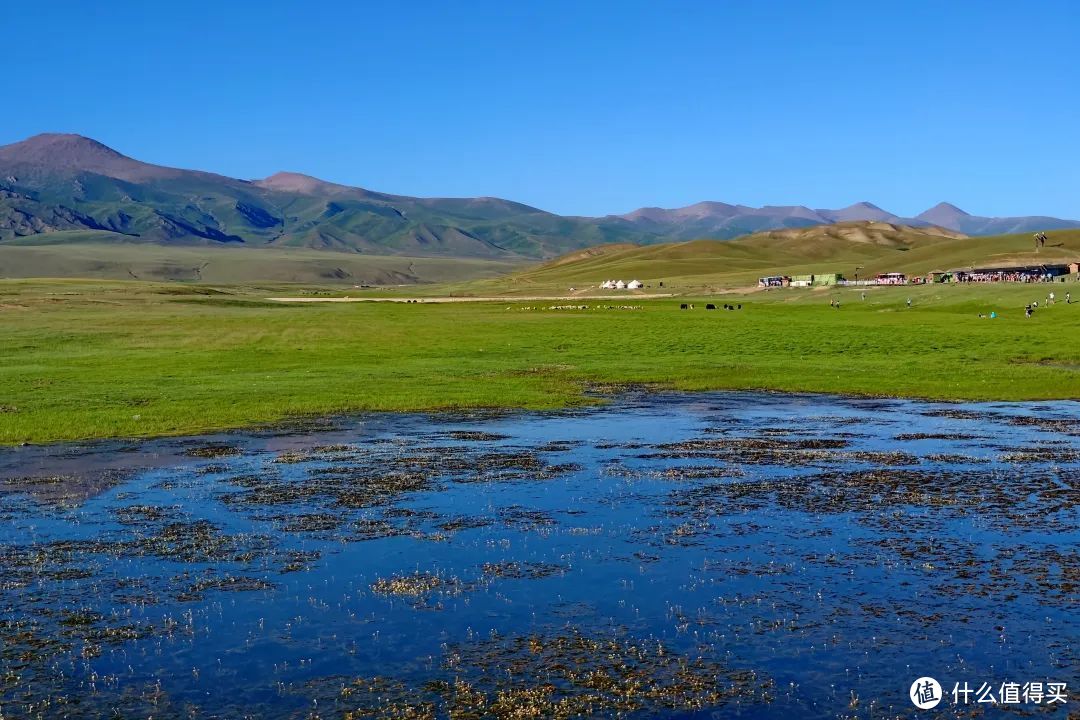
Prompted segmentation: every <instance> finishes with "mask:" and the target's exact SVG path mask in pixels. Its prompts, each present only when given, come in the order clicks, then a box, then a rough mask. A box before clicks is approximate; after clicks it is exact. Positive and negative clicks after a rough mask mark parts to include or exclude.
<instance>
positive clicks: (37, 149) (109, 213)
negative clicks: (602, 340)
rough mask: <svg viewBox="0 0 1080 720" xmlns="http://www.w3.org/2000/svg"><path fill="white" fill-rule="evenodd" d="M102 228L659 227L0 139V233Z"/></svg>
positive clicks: (288, 231) (338, 245) (311, 238)
mask: <svg viewBox="0 0 1080 720" xmlns="http://www.w3.org/2000/svg"><path fill="white" fill-rule="evenodd" d="M65 231H78V232H87V231H104V232H110V233H113V235H110V236H107V237H108V239H109V240H110V241H116V242H144V243H155V244H164V245H244V246H246V247H257V248H267V247H271V248H276V247H286V248H291V247H300V248H310V249H328V250H343V251H349V252H364V253H371V254H376V255H411V256H442V257H472V258H503V259H505V258H515V257H526V258H544V257H553V256H555V255H559V254H561V253H564V252H567V251H568V250H572V249H575V248H580V247H585V246H589V245H595V244H601V243H609V242H625V241H631V242H638V243H645V242H655V241H658V240H660V239H662V236H660V235H657V234H655V233H653V232H650V231H648V230H644V229H642V228H638V227H637V226H635V225H634V224H633V223H630V222H628V221H626V220H623V219H621V218H599V219H594V218H573V217H562V216H559V215H554V214H552V213H548V212H544V211H543V210H539V209H537V208H534V207H530V206H528V205H523V204H521V203H516V202H511V201H508V200H501V199H498V198H415V197H407V196H402V195H390V194H386V193H378V192H372V191H369V190H364V189H362V188H355V187H346V186H343V185H336V184H334V183H328V182H324V181H321V180H317V179H316V178H311V177H307V176H304V175H298V174H294V173H279V174H277V175H274V176H271V177H269V178H266V179H264V180H258V181H247V180H238V179H235V178H229V177H224V176H221V175H215V174H213V173H207V172H199V171H194V170H179V169H176V168H168V167H162V166H157V165H151V164H148V163H144V162H140V161H138V160H134V159H132V158H129V157H126V156H124V155H121V154H120V153H118V152H116V151H115V150H112V149H111V148H108V147H106V146H104V145H102V144H101V143H98V142H95V141H93V140H90V139H89V138H84V137H80V136H78V135H52V134H47V135H38V136H35V137H33V138H30V139H28V140H25V141H23V142H21V143H15V144H13V145H6V146H3V147H0V245H3V244H11V243H15V244H25V243H28V242H43V243H55V240H54V239H52V238H49V237H48V235H50V234H52V233H55V232H65Z"/></svg>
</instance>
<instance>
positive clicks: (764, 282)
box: [757, 275, 791, 288]
mask: <svg viewBox="0 0 1080 720" xmlns="http://www.w3.org/2000/svg"><path fill="white" fill-rule="evenodd" d="M757 284H758V287H763V288H769V287H787V286H788V285H790V284H791V278H789V277H785V276H783V275H770V276H769V277H763V278H758V281H757Z"/></svg>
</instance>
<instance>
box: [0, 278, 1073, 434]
mask: <svg viewBox="0 0 1080 720" xmlns="http://www.w3.org/2000/svg"><path fill="white" fill-rule="evenodd" d="M1073 287H1076V285H1075V284H1074V283H1071V282H1070V283H1068V284H1061V283H1055V284H1054V285H1052V286H1051V285H1016V284H994V285H981V286H955V285H932V286H924V287H910V288H904V287H901V288H871V289H867V290H866V299H865V300H862V299H861V293H862V291H861V290H856V289H835V290H832V289H826V290H820V289H814V290H798V289H788V290H776V291H770V292H763V291H759V292H750V293H746V294H743V295H736V294H729V295H723V296H718V297H711V298H708V299H707V300H705V299H697V300H694V299H692V298H685V297H684V298H672V299H665V300H635V299H633V298H632V297H630V296H628V298H627V300H625V301H588V300H582V301H580V303H579V302H578V301H575V302H574V303H573V305H575V306H576V305H578V304H581V305H588V306H589V309H587V310H581V309H563V310H551V309H546V308H548V307H549V306H551V305H569V304H570V303H566V302H553V301H547V302H514V301H509V300H508V301H505V302H492V303H460V304H446V305H436V304H432V303H416V304H398V303H352V304H325V305H324V304H283V303H276V302H270V301H267V300H266V298H268V297H272V296H280V295H290V294H293V295H295V294H298V293H299V290H298V289H297V288H290V287H287V286H280V285H279V286H266V287H262V286H260V287H256V286H236V285H231V286H227V285H222V286H210V285H198V284H168V285H166V284H152V283H140V282H126V283H125V282H111V283H109V282H90V281H76V280H64V281H60V280H55V281H44V280H42V281H32V280H26V281H4V282H0V442H2V443H4V444H17V443H24V442H29V443H41V442H50V441H58V440H66V439H79V438H101V437H128V436H152V435H163V434H183V433H194V432H200V431H205V430H210V429H217V428H230V427H240V426H246V425H252V424H259V423H272V422H276V421H280V420H283V419H286V418H292V417H297V416H306V415H311V414H327V413H344V412H351V411H367V410H374V411H381V410H436V409H448V408H480V407H496V408H534V409H535V408H558V407H564V406H570V405H577V404H583V403H595V402H602V401H603V397H602V396H603V393H604V390H605V388H607V387H608V386H613V385H614V386H617V385H622V384H648V385H656V386H662V387H666V388H676V389H686V390H705V389H767V390H783V391H810V392H825V393H850V394H866V395H882V396H906V397H917V398H928V399H994V400H1033V399H1054V398H1080V340H1078V338H1080V332H1078V331H1080V303H1074V304H1072V305H1066V304H1065V303H1064V302H1063V299H1064V294H1065V292H1066V291H1067V290H1070V289H1072V288H1073ZM1050 289H1054V290H1055V291H1056V292H1057V295H1058V302H1057V304H1055V305H1054V306H1053V307H1050V308H1046V309H1040V310H1038V311H1037V312H1036V313H1035V315H1034V317H1032V318H1030V319H1029V318H1025V317H1024V312H1023V307H1024V305H1025V304H1027V303H1030V302H1032V301H1034V300H1038V301H1040V304H1042V301H1043V299H1044V297H1045V295H1046V294H1047V292H1048V291H1049V290H1050ZM1078 294H1080V293H1078ZM908 298H911V300H912V307H911V308H908V307H906V301H907V299H908ZM833 299H837V300H839V301H840V303H841V308H840V309H839V310H837V309H834V308H832V307H830V300H833ZM683 302H693V303H694V304H695V305H696V309H695V310H693V311H691V310H680V309H679V306H680V304H681V303H683ZM706 302H713V303H716V304H717V305H718V306H721V307H722V305H723V304H725V303H741V304H742V306H743V309H742V310H741V311H725V310H722V309H720V310H716V311H707V310H705V309H704V307H705V303H706ZM621 305H628V306H633V309H617V308H618V306H621ZM609 306H611V308H613V309H608V308H609ZM992 311H994V312H996V313H997V314H998V315H999V317H998V318H996V319H989V318H980V317H979V316H980V314H986V315H988V314H989V313H990V312H992Z"/></svg>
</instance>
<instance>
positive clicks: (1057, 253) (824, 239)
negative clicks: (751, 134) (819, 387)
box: [470, 221, 1080, 297]
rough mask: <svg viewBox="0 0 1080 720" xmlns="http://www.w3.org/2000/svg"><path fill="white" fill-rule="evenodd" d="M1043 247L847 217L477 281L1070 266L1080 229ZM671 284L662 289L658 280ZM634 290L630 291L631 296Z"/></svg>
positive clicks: (727, 285) (1019, 238) (493, 288)
mask: <svg viewBox="0 0 1080 720" xmlns="http://www.w3.org/2000/svg"><path fill="white" fill-rule="evenodd" d="M1049 238H1050V239H1049V241H1048V242H1047V244H1046V246H1045V247H1044V248H1041V249H1040V250H1039V251H1038V252H1035V251H1034V248H1033V246H1032V243H1031V238H1030V237H1029V236H1028V235H1026V234H1020V235H1001V236H992V237H969V236H967V235H964V234H963V233H958V232H956V231H952V230H947V229H943V228H936V227H918V228H913V227H908V226H903V225H896V224H893V223H880V222H858V221H853V222H844V223H837V224H834V225H820V226H815V227H812V228H796V229H788V230H773V231H767V232H763V233H758V234H755V235H751V236H748V237H744V238H741V239H738V240H728V241H716V240H693V241H689V242H682V243H669V244H660V245H652V246H636V247H628V246H610V247H604V248H593V249H591V250H589V251H587V252H581V251H579V252H575V253H571V254H569V255H567V256H564V257H561V258H556V259H555V260H552V261H550V262H547V263H544V264H541V265H537V266H533V267H530V268H527V269H525V270H523V271H520V272H517V273H514V274H511V275H509V276H506V277H503V278H497V279H493V280H486V281H479V282H476V283H473V284H472V285H471V286H470V290H474V291H475V292H476V294H477V295H483V294H491V293H497V292H505V293H508V294H514V293H520V294H543V293H551V294H556V293H557V294H564V295H565V294H568V293H570V292H571V291H570V290H569V288H571V287H573V288H575V290H574V291H573V294H579V295H582V296H587V295H589V294H610V292H609V291H604V290H600V289H599V288H598V287H597V286H598V285H599V284H600V283H601V282H603V281H604V280H609V279H622V280H627V281H629V280H630V279H638V280H641V281H642V282H644V283H645V284H646V287H645V288H644V289H643V292H645V293H655V292H674V293H679V294H685V293H697V292H711V291H714V290H723V289H731V288H742V289H745V288H747V287H751V286H753V285H754V284H755V283H756V280H757V278H758V277H761V276H763V275H795V274H809V273H842V274H843V275H845V276H846V277H848V278H854V277H855V276H856V274H858V275H859V276H861V277H863V278H865V277H870V276H873V275H875V274H877V273H883V272H904V273H909V274H925V273H928V272H930V271H932V270H949V269H958V268H964V267H972V266H992V265H1014V264H1028V263H1030V264H1038V263H1047V262H1055V263H1064V262H1075V261H1077V260H1078V259H1080V230H1063V231H1054V232H1051V233H1050V234H1049ZM661 282H663V283H664V286H663V290H661V289H660V286H659V284H660V283H661ZM632 296H633V293H629V292H628V293H627V297H632Z"/></svg>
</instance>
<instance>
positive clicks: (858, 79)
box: [0, 0, 1080, 218]
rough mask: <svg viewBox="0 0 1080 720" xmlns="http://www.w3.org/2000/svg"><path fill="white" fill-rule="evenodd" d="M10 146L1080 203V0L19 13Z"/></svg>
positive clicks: (451, 185) (3, 122)
mask: <svg viewBox="0 0 1080 720" xmlns="http://www.w3.org/2000/svg"><path fill="white" fill-rule="evenodd" d="M0 26H2V27H3V28H4V37H5V40H6V42H5V46H4V55H5V56H6V58H7V63H6V64H7V68H8V69H7V71H6V72H5V74H4V90H5V92H4V100H3V110H2V111H0V113H2V114H0V144H3V143H7V142H14V141H17V140H20V139H22V138H24V137H27V136H29V135H33V134H35V133H38V132H44V131H63V132H77V133H81V134H83V135H88V136H90V137H93V138H95V139H98V140H101V141H102V142H104V143H106V144H108V145H110V146H112V147H114V148H116V149H118V150H120V151H121V152H124V153H125V154H128V155H131V156H134V157H137V158H139V159H142V160H147V161H150V162H155V163H160V164H166V165H176V166H181V167H194V168H199V169H206V170H212V171H215V172H220V173H223V174H227V175H233V176H238V177H247V178H252V177H262V176H265V175H268V174H271V173H273V172H276V171H278V170H294V171H298V172H305V173H308V174H311V175H316V176H318V177H322V178H325V179H328V180H333V181H336V182H341V183H346V184H352V185H359V186H363V187H368V188H372V189H377V190H382V191H386V192H394V193H402V194H410V195H423V196H434V195H439V196H473V195H494V196H501V197H507V198H512V199H515V200H519V201H521V202H526V203H529V204H532V205H536V206H538V207H541V208H544V209H547V210H552V211H555V212H560V213H566V214H590V215H594V214H606V213H616V212H626V211H629V210H632V209H634V208H636V207H639V206H642V205H660V206H664V207H673V206H680V205H686V204H690V203H693V202H696V201H699V200H706V199H708V200H723V201H727V202H738V203H744V204H749V205H761V204H805V205H810V206H812V207H841V206H845V205H848V204H850V203H852V202H856V201H859V200H870V201H872V202H875V203H877V204H879V205H881V206H883V207H885V208H886V209H889V210H891V211H893V212H896V213H899V214H914V213H918V212H920V211H922V210H924V209H926V208H927V207H929V206H930V205H933V204H934V203H936V202H938V201H940V200H949V201H951V202H953V203H955V204H957V205H959V206H960V207H962V208H964V209H966V210H968V211H969V212H973V213H976V214H986V215H1013V214H1025V215H1026V214H1051V215H1057V216H1064V217H1073V218H1077V217H1080V193H1078V192H1077V191H1078V189H1080V51H1078V50H1077V48H1076V45H1075V34H1076V32H1077V30H1078V29H1080V2H1075V1H1074V0H1062V1H1056V0H1046V1H1036V2H1024V3H1018V2H998V1H997V0H984V1H981V2H967V1H965V0H956V1H950V2H940V1H938V2H921V1H920V0H911V1H909V2H893V1H890V0H882V1H881V2H865V1H863V2H854V1H852V2H840V1H833V2H831V1H829V0H821V1H815V2H804V1H801V0H791V1H790V2H781V1H779V0H777V1H774V2H767V1H764V0H763V1H762V2H742V1H739V2H735V1H731V2H722V1H720V0H714V1H713V2H678V1H673V2H670V3H669V2H634V1H632V0H628V1H627V2H610V3H607V2H600V1H598V0H593V1H589V0H577V1H576V2H561V1H559V0H549V1H547V2H535V3H533V2H524V1H523V2H520V3H517V2H505V1H492V2H487V1H477V2H461V3H447V2H390V1H387V2H379V3H374V2H348V1H346V0H321V1H317V2H311V1H309V2H272V1H269V0H263V1H261V2H248V1H246V0H234V1H230V2H224V3H222V2H201V1H199V0H188V1H185V2H168V1H167V0H162V2H142V1H140V2H126V1H124V0H111V1H110V2H104V3H87V2H82V1H81V0H80V1H78V2H74V1H73V2H49V1H48V0H41V1H38V2H31V3H9V4H7V5H6V6H5V8H4V11H3V13H2V19H0Z"/></svg>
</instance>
